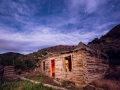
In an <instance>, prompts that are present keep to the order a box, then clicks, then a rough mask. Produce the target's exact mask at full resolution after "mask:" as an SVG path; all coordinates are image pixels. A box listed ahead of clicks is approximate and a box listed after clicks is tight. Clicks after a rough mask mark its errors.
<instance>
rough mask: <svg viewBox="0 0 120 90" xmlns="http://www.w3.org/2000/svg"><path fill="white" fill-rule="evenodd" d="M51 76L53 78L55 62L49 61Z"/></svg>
mask: <svg viewBox="0 0 120 90" xmlns="http://www.w3.org/2000/svg"><path fill="white" fill-rule="evenodd" d="M51 74H52V76H53V77H54V76H55V60H51Z"/></svg>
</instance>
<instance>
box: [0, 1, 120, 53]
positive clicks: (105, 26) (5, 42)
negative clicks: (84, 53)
mask: <svg viewBox="0 0 120 90" xmlns="http://www.w3.org/2000/svg"><path fill="white" fill-rule="evenodd" d="M118 24H120V0H0V53H4V52H19V53H22V54H28V53H31V52H35V51H37V50H39V49H42V48H46V47H50V46H55V45H77V44H78V43H79V42H80V41H81V42H83V43H85V44H87V43H88V42H90V41H91V40H93V39H94V38H99V37H101V36H102V35H104V34H106V33H107V32H108V31H109V30H111V29H112V28H113V27H114V26H116V25H118Z"/></svg>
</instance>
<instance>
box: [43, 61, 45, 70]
mask: <svg viewBox="0 0 120 90" xmlns="http://www.w3.org/2000/svg"><path fill="white" fill-rule="evenodd" d="M43 71H45V61H43Z"/></svg>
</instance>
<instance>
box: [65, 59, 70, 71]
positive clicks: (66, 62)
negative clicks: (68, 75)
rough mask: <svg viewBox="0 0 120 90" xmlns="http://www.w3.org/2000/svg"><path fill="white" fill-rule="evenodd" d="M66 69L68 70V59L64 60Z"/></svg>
mask: <svg viewBox="0 0 120 90" xmlns="http://www.w3.org/2000/svg"><path fill="white" fill-rule="evenodd" d="M65 66H66V71H69V61H68V60H65Z"/></svg>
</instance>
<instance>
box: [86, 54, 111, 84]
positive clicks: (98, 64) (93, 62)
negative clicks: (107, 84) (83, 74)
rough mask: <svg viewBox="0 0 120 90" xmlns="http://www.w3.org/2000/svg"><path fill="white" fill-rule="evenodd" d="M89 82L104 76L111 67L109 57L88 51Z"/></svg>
mask: <svg viewBox="0 0 120 90" xmlns="http://www.w3.org/2000/svg"><path fill="white" fill-rule="evenodd" d="M86 63H87V75H88V83H90V82H92V81H93V80H95V79H98V78H102V77H104V75H105V73H106V72H107V69H108V67H109V64H108V60H107V58H103V57H101V55H99V56H97V55H95V54H94V53H90V52H86Z"/></svg>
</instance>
